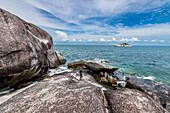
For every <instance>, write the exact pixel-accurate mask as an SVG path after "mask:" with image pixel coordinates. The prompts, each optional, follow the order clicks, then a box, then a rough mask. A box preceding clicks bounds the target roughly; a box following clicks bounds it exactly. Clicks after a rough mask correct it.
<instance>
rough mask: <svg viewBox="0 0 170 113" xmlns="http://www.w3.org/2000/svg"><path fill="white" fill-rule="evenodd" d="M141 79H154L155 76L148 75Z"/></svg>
mask: <svg viewBox="0 0 170 113" xmlns="http://www.w3.org/2000/svg"><path fill="white" fill-rule="evenodd" d="M143 79H149V80H154V79H155V77H153V76H148V77H143Z"/></svg>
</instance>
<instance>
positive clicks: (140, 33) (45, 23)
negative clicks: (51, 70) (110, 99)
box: [0, 0, 170, 45]
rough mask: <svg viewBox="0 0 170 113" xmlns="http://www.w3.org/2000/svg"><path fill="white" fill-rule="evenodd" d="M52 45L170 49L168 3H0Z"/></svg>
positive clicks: (143, 0)
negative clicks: (42, 33) (37, 29)
mask: <svg viewBox="0 0 170 113" xmlns="http://www.w3.org/2000/svg"><path fill="white" fill-rule="evenodd" d="M0 8H2V9H5V10H7V11H9V12H11V13H13V14H15V15H17V16H19V17H20V18H22V19H24V20H26V21H27V22H31V23H33V24H35V25H37V26H39V27H40V28H42V29H44V30H45V31H47V32H48V33H49V34H50V35H51V36H52V37H53V41H54V43H73V44H75V43H91V44H116V43H125V42H127V43H131V44H136V45H170V0H0Z"/></svg>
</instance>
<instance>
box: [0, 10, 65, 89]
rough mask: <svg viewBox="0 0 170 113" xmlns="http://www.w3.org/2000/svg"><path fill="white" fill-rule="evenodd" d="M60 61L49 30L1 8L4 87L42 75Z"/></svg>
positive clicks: (0, 59) (0, 82)
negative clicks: (46, 30)
mask: <svg viewBox="0 0 170 113" xmlns="http://www.w3.org/2000/svg"><path fill="white" fill-rule="evenodd" d="M60 56H61V55H60ZM60 58H64V57H60ZM60 63H61V62H60V61H59V59H58V58H57V53H56V52H55V51H54V48H53V42H52V38H51V36H50V35H49V34H48V33H47V32H45V31H44V30H42V29H40V28H39V27H37V26H35V25H33V24H31V23H27V22H25V21H24V20H22V19H20V18H19V17H17V16H15V15H13V14H11V13H9V12H7V11H5V10H3V9H0V88H1V87H4V86H6V85H9V84H13V83H16V82H20V81H23V80H27V79H30V78H33V77H37V76H40V75H42V74H44V73H46V72H47V70H48V68H49V67H51V68H55V67H57V66H58V65H59V64H60ZM62 63H63V61H62Z"/></svg>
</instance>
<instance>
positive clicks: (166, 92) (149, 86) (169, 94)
mask: <svg viewBox="0 0 170 113" xmlns="http://www.w3.org/2000/svg"><path fill="white" fill-rule="evenodd" d="M126 87H127V88H131V89H138V90H140V91H142V92H144V93H146V94H148V95H149V96H150V97H151V98H153V99H154V100H155V101H157V102H158V103H160V104H161V105H162V106H163V107H164V108H165V109H166V110H167V111H169V112H170V86H167V85H164V84H160V83H157V82H154V81H152V80H149V79H142V78H136V77H130V78H129V80H128V81H127V84H126Z"/></svg>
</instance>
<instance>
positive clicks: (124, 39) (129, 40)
mask: <svg viewBox="0 0 170 113" xmlns="http://www.w3.org/2000/svg"><path fill="white" fill-rule="evenodd" d="M118 41H119V42H139V41H140V40H139V39H138V38H136V37H132V38H130V39H128V38H122V39H120V40H118Z"/></svg>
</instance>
